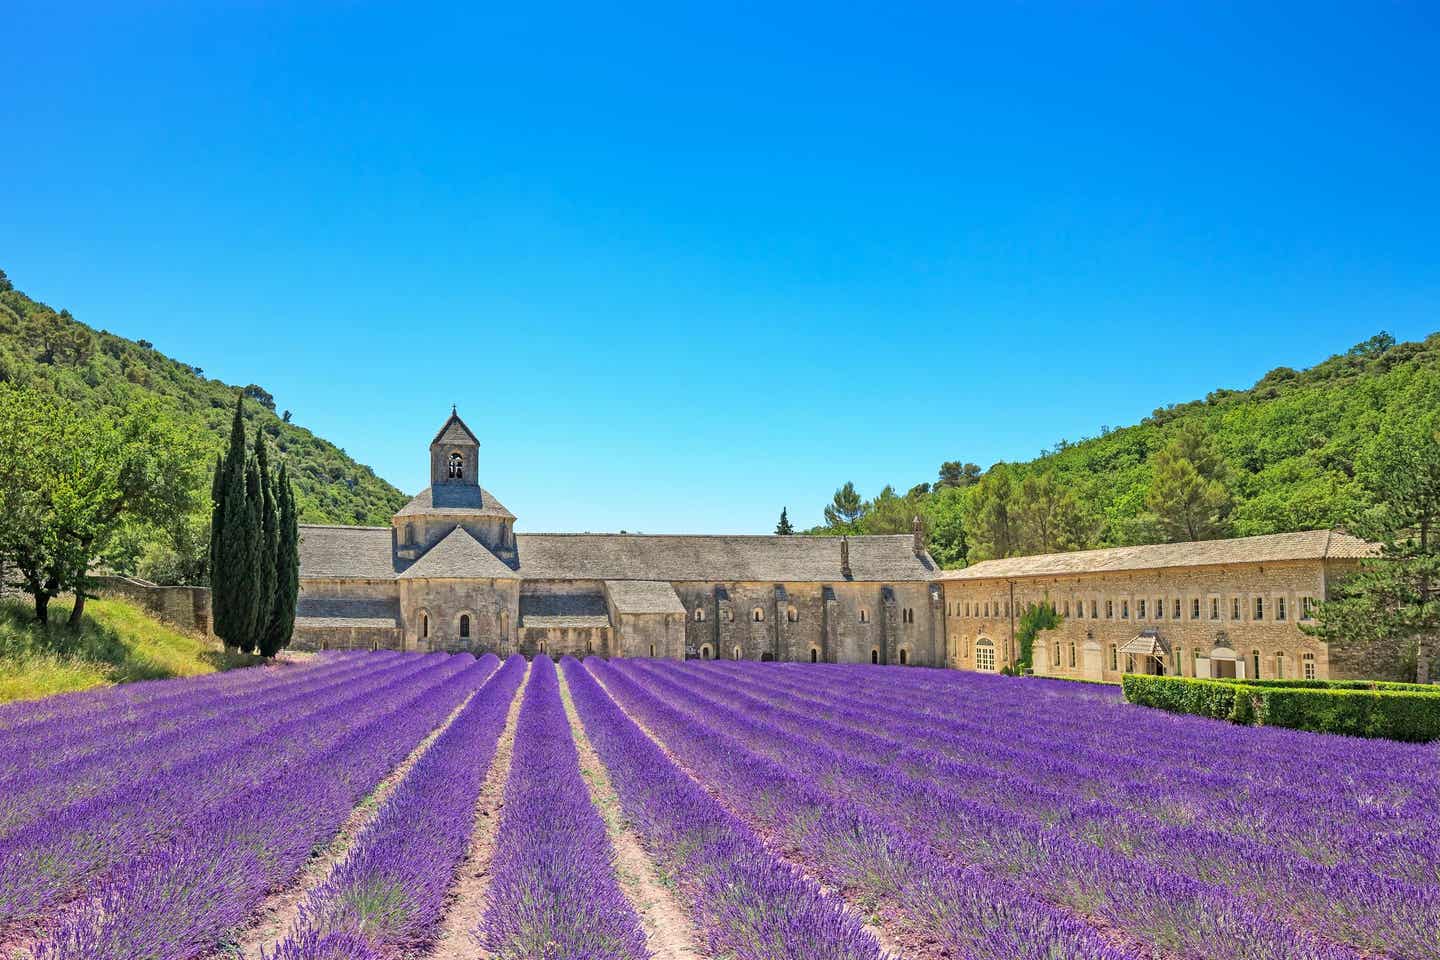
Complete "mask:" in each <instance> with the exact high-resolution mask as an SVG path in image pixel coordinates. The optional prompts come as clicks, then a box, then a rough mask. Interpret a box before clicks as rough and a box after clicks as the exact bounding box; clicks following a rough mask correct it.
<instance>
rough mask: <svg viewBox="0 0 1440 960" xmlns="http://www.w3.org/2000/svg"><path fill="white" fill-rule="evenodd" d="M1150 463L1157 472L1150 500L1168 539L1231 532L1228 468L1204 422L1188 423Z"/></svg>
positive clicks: (1147, 501)
mask: <svg viewBox="0 0 1440 960" xmlns="http://www.w3.org/2000/svg"><path fill="white" fill-rule="evenodd" d="M1150 463H1151V466H1152V467H1153V468H1154V471H1155V474H1154V478H1153V479H1152V480H1151V482H1150V492H1149V493H1148V494H1147V495H1146V498H1145V505H1146V506H1147V507H1148V508H1149V509H1150V511H1151V512H1152V513H1154V514H1155V518H1156V520H1157V522H1158V523H1159V526H1160V529H1161V531H1162V532H1163V534H1164V536H1165V538H1166V539H1167V540H1170V541H1181V540H1214V539H1215V538H1217V537H1223V536H1225V535H1226V534H1227V533H1229V532H1230V523H1229V516H1230V509H1231V507H1232V506H1233V503H1234V501H1233V500H1232V499H1231V497H1230V490H1229V488H1228V487H1227V486H1226V483H1225V482H1226V479H1227V477H1228V469H1227V467H1226V464H1225V461H1224V459H1223V458H1222V457H1221V456H1220V451H1219V450H1218V449H1217V448H1216V446H1215V443H1214V440H1213V439H1212V438H1211V437H1210V433H1209V431H1208V430H1206V428H1205V425H1204V424H1203V423H1201V422H1200V421H1192V422H1189V423H1186V424H1185V425H1184V426H1183V427H1181V429H1180V432H1179V433H1178V434H1176V436H1175V439H1173V440H1172V441H1170V443H1168V444H1166V445H1165V446H1164V447H1162V448H1161V449H1160V450H1158V451H1156V453H1155V456H1153V457H1152V458H1151V459H1150Z"/></svg>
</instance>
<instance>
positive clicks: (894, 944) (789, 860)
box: [590, 673, 923, 960]
mask: <svg viewBox="0 0 1440 960" xmlns="http://www.w3.org/2000/svg"><path fill="white" fill-rule="evenodd" d="M590 676H591V677H592V678H593V679H594V680H595V682H596V683H598V684H599V685H600V688H601V689H602V690H604V691H605V693H606V695H607V696H609V697H610V699H611V700H612V701H614V703H615V706H617V707H619V708H620V711H621V712H622V713H624V714H625V716H627V717H629V718H630V722H631V723H633V724H635V726H636V727H638V728H639V729H640V732H641V733H643V734H645V736H647V737H649V738H650V740H651V741H652V742H653V743H654V744H655V746H657V747H659V748H660V751H661V752H662V753H664V754H665V756H666V757H667V758H668V759H669V760H670V762H671V763H673V764H675V768H676V769H677V770H679V771H680V772H681V773H683V774H685V776H687V777H689V778H690V779H691V780H693V781H695V783H697V784H699V786H700V788H701V789H702V790H704V791H705V792H706V793H708V794H709V795H710V796H711V797H712V798H713V799H714V800H715V802H716V803H718V804H720V806H722V807H724V808H725V809H726V810H728V811H729V812H730V813H732V814H733V815H734V816H735V817H737V818H738V819H739V820H740V821H741V822H742V823H745V824H747V825H748V824H749V823H750V821H749V820H747V819H746V818H745V816H744V812H743V811H741V810H737V809H735V808H734V807H733V806H732V805H731V804H729V803H728V802H726V801H727V798H726V797H725V795H724V794H723V792H722V791H720V790H719V789H716V788H713V787H711V786H710V785H709V784H707V783H706V782H705V781H704V780H702V779H700V778H699V777H697V776H696V775H695V773H694V771H692V770H691V769H690V768H689V767H688V766H686V765H685V763H684V762H683V761H681V759H680V758H679V757H677V756H675V754H674V753H672V752H671V750H670V748H669V746H667V745H666V743H665V741H664V740H662V739H660V738H659V737H658V736H656V734H655V731H653V730H651V729H650V728H649V727H648V726H646V725H645V724H644V723H642V722H641V721H640V719H639V718H638V717H636V716H635V715H634V714H632V713H631V712H630V711H629V710H627V709H625V705H624V704H623V703H621V702H620V701H619V699H617V698H616V697H615V695H614V694H611V693H610V688H609V687H607V686H605V682H604V681H603V680H601V679H600V678H599V677H598V676H596V675H595V674H594V673H591V674H590ZM751 829H752V830H754V829H755V828H754V826H753V825H751ZM755 834H756V836H757V837H759V838H760V841H761V843H762V844H763V845H764V847H765V849H766V850H767V851H768V852H769V853H770V855H771V856H773V857H774V858H775V859H776V860H779V861H780V862H782V863H784V864H785V865H786V866H789V867H793V868H794V869H795V870H797V871H798V872H800V873H801V874H803V875H804V876H805V877H807V878H808V879H810V880H812V881H814V882H815V884H816V885H817V886H819V887H820V889H821V890H822V891H823V892H824V893H825V894H827V895H829V896H831V897H833V898H834V900H835V902H836V903H837V904H839V905H840V906H841V907H842V908H843V909H844V910H845V912H847V913H849V914H850V915H851V916H853V917H854V918H855V919H856V920H859V921H860V923H861V924H863V925H864V927H865V930H866V931H867V932H868V933H870V934H871V935H873V936H874V937H875V939H876V940H877V941H879V943H880V949H881V950H883V951H884V952H885V953H886V954H889V955H890V958H891V960H903V958H905V957H911V956H914V954H915V953H916V951H915V949H914V948H912V947H910V946H909V945H906V946H905V947H904V948H903V949H902V946H901V942H900V940H899V939H897V938H896V937H894V936H892V935H891V934H890V933H889V932H888V931H887V930H886V929H885V927H884V926H882V925H880V924H878V923H875V922H872V921H871V920H870V919H867V918H866V917H865V916H864V914H862V913H861V912H860V911H859V910H857V909H856V908H855V907H854V906H853V905H852V904H850V903H849V902H848V901H847V900H845V899H844V897H843V896H841V894H840V891H838V890H836V889H835V888H834V887H832V886H830V885H829V884H825V883H821V882H820V881H819V879H818V878H816V877H815V876H814V875H813V874H811V873H810V871H809V870H807V869H805V867H804V866H803V865H802V864H800V863H799V862H797V861H796V860H795V859H794V858H793V857H789V856H787V855H786V854H785V852H784V851H783V850H781V849H779V847H778V845H777V844H776V843H775V840H774V838H773V837H769V836H767V835H766V834H765V833H764V832H762V831H760V830H755ZM921 952H923V950H922V951H921Z"/></svg>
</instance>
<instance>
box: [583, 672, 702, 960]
mask: <svg viewBox="0 0 1440 960" xmlns="http://www.w3.org/2000/svg"><path fill="white" fill-rule="evenodd" d="M560 699H561V700H562V701H563V702H564V704H565V716H566V718H567V719H569V721H570V733H571V735H572V736H573V737H574V738H575V748H576V751H577V752H578V753H579V754H580V773H581V775H582V776H583V777H584V778H585V784H586V786H588V787H589V788H590V799H591V801H592V802H593V803H594V804H595V809H597V810H598V811H600V817H601V819H603V820H604V821H605V830H606V832H607V833H608V834H609V835H610V845H611V846H612V847H613V848H614V850H615V875H616V878H617V879H618V880H619V881H620V890H621V892H623V893H624V894H625V896H626V898H627V899H628V900H629V901H630V904H631V905H632V906H633V907H634V908H635V912H636V913H638V914H639V915H640V925H641V926H642V927H643V928H644V930H645V945H646V947H648V948H649V950H650V953H651V955H652V956H653V957H654V958H655V960H699V958H701V957H703V956H704V955H705V954H704V953H702V952H701V950H700V949H699V948H698V947H697V944H698V943H699V937H698V936H697V935H696V933H695V926H694V924H692V923H691V922H690V917H689V915H688V914H687V913H686V912H685V910H684V909H683V908H682V907H681V906H680V901H679V900H677V899H676V897H675V891H674V889H673V888H672V887H671V886H669V885H668V884H667V883H666V882H665V880H664V879H662V877H661V875H660V871H659V869H658V868H657V867H656V865H655V862H654V861H653V860H651V859H650V855H649V854H648V853H646V852H645V848H644V847H643V846H642V845H641V844H640V838H639V837H638V836H636V834H635V831H634V830H631V829H630V828H629V826H627V825H626V823H625V815H624V813H623V811H622V810H621V809H620V797H619V796H618V795H617V794H616V793H615V787H614V785H613V784H611V782H610V774H609V772H608V771H606V769H605V765H604V764H603V763H601V762H600V757H599V756H598V755H597V754H596V753H595V748H594V746H593V745H591V743H590V738H589V737H588V736H586V735H585V727H584V726H583V725H582V724H581V723H580V716H579V715H578V714H577V713H576V712H575V704H574V702H573V701H571V699H570V686H569V684H567V683H566V682H565V674H564V672H563V671H562V672H560Z"/></svg>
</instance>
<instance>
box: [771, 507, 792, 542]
mask: <svg viewBox="0 0 1440 960" xmlns="http://www.w3.org/2000/svg"><path fill="white" fill-rule="evenodd" d="M794 532H795V528H794V527H793V526H791V525H790V514H789V512H788V509H787V508H786V507H781V508H780V522H779V523H777V524H775V533H776V534H778V535H779V536H782V537H788V536H790V535H792V534H793V533H794Z"/></svg>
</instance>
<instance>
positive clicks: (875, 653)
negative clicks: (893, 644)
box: [870, 647, 880, 666]
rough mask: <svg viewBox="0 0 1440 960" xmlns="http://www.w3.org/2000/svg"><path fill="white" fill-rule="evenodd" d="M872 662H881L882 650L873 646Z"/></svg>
mask: <svg viewBox="0 0 1440 960" xmlns="http://www.w3.org/2000/svg"><path fill="white" fill-rule="evenodd" d="M870 662H871V663H873V664H876V665H877V666H878V665H879V663H880V651H879V650H876V649H874V648H873V647H872V648H871V650H870Z"/></svg>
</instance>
